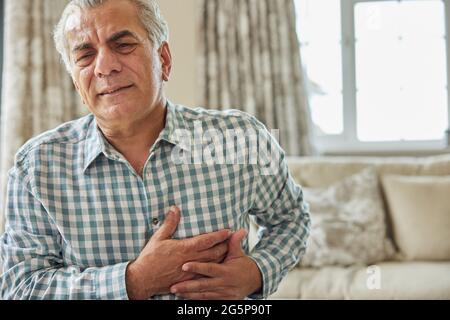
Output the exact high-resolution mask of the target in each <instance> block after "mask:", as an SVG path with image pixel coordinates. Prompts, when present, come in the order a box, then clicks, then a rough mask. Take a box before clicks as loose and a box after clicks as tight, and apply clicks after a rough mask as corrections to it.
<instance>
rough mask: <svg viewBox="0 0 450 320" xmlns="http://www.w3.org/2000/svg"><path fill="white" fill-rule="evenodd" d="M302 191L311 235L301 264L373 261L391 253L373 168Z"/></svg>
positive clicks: (318, 264)
mask: <svg viewBox="0 0 450 320" xmlns="http://www.w3.org/2000/svg"><path fill="white" fill-rule="evenodd" d="M303 191H304V197H305V199H306V201H307V203H308V204H309V206H310V212H311V234H310V238H309V241H308V247H307V250H306V254H305V255H304V257H303V259H302V260H301V263H300V265H301V266H312V267H320V266H326V265H343V266H345V265H351V264H354V263H374V262H378V261H383V260H384V259H385V258H388V257H390V256H391V255H392V254H393V249H392V248H393V246H392V244H391V243H390V241H389V240H388V239H387V238H386V224H385V221H384V216H385V213H384V210H383V204H382V200H381V195H380V192H379V185H378V177H377V173H376V171H375V169H374V168H373V167H369V168H367V169H365V170H363V171H361V172H360V173H357V174H355V175H352V176H350V177H347V178H346V179H344V180H342V181H339V182H337V183H334V184H332V185H331V186H329V187H328V188H315V189H312V188H304V190H303Z"/></svg>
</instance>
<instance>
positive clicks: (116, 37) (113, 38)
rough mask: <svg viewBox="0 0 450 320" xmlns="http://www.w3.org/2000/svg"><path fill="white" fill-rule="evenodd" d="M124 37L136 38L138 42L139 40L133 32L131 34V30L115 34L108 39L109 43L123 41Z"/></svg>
mask: <svg viewBox="0 0 450 320" xmlns="http://www.w3.org/2000/svg"><path fill="white" fill-rule="evenodd" d="M124 37H132V38H134V39H136V40H139V37H138V36H137V35H136V34H134V33H133V32H131V31H129V30H123V31H119V32H117V33H115V34H113V35H112V36H111V37H110V38H109V39H108V42H114V41H117V40H119V39H122V38H124Z"/></svg>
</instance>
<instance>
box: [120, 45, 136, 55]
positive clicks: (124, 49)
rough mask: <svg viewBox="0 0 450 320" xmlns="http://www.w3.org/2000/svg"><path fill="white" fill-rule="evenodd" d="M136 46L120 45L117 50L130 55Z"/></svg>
mask: <svg viewBox="0 0 450 320" xmlns="http://www.w3.org/2000/svg"><path fill="white" fill-rule="evenodd" d="M136 46H137V44H136V43H118V44H117V45H116V48H117V50H119V51H120V52H122V53H130V52H131V51H133V50H134V49H135V48H136Z"/></svg>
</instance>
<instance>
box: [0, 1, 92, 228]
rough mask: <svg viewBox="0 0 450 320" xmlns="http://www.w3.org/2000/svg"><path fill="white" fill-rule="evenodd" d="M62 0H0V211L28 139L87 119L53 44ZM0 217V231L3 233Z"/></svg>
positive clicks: (64, 3) (64, 2)
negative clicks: (1, 23) (1, 26)
mask: <svg viewBox="0 0 450 320" xmlns="http://www.w3.org/2000/svg"><path fill="white" fill-rule="evenodd" d="M67 2H68V1H66V0H33V1H30V0H5V35H4V62H3V88H2V90H3V91H2V106H1V107H2V110H1V112H2V123H1V130H2V133H1V144H0V148H1V149H0V210H1V211H0V212H1V213H3V212H4V209H5V203H4V199H5V194H6V183H7V178H8V176H7V173H8V171H9V169H10V168H11V167H12V166H13V162H14V155H15V153H16V152H17V150H18V149H19V148H20V147H21V146H22V145H23V144H24V143H25V142H26V141H27V140H29V139H30V138H32V137H33V136H36V135H38V134H40V133H42V132H44V131H46V130H49V129H52V128H55V127H56V126H58V125H60V124H61V123H63V122H66V121H69V120H73V119H75V118H78V117H80V116H82V115H83V114H86V112H87V111H86V109H85V108H84V107H83V105H82V103H81V101H80V99H79V98H78V94H77V93H76V91H75V89H74V87H73V84H72V80H71V79H70V76H69V75H68V74H67V72H66V70H65V67H64V66H63V64H62V63H60V58H59V55H58V53H57V51H56V49H55V47H54V45H53V40H52V32H53V27H54V25H55V24H56V23H57V21H58V19H59V17H60V15H61V13H62V11H63V9H64V7H65V5H66V3H67ZM2 220H3V214H0V231H2V230H3V221H2Z"/></svg>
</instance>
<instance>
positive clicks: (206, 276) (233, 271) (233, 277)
mask: <svg viewBox="0 0 450 320" xmlns="http://www.w3.org/2000/svg"><path fill="white" fill-rule="evenodd" d="M246 234H247V231H246V230H244V229H241V230H239V231H238V232H236V233H234V234H233V235H232V237H231V239H230V241H229V244H228V246H229V248H228V254H227V257H226V258H225V261H224V262H223V263H221V264H219V263H211V262H209V263H208V262H206V263H202V262H188V263H186V264H185V265H183V270H184V271H186V272H190V273H192V272H193V273H197V274H199V275H202V276H203V277H202V278H200V279H193V280H188V281H183V282H180V283H177V284H175V285H173V286H172V287H171V288H170V290H171V292H172V293H174V294H176V295H177V296H180V297H183V298H185V299H191V300H241V299H244V298H246V297H248V296H249V295H251V294H253V293H255V292H257V291H258V290H260V289H261V286H262V276H261V272H260V271H259V268H258V266H257V265H256V263H255V262H254V261H253V260H252V259H251V258H249V257H248V256H246V255H245V253H244V252H243V250H242V248H241V241H242V239H244V238H245V236H246Z"/></svg>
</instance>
